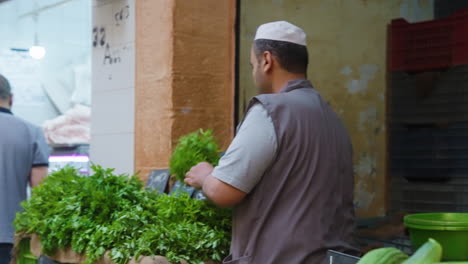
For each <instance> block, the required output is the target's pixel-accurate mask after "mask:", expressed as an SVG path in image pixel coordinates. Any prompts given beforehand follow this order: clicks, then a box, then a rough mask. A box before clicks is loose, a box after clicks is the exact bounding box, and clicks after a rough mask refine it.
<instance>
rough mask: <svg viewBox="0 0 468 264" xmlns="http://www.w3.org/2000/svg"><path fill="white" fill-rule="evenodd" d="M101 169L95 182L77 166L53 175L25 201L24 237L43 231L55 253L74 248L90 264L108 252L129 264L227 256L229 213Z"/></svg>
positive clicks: (20, 223) (19, 220)
mask: <svg viewBox="0 0 468 264" xmlns="http://www.w3.org/2000/svg"><path fill="white" fill-rule="evenodd" d="M93 170H94V171H95V173H94V174H93V175H91V176H90V177H83V176H80V175H79V174H78V172H77V171H76V170H75V169H72V168H64V169H62V170H60V171H57V172H55V173H53V174H51V175H50V176H49V177H47V178H46V180H45V181H44V183H43V184H41V185H40V186H39V187H36V188H35V189H33V194H32V196H31V199H30V200H28V201H26V202H23V204H22V206H23V208H24V211H23V212H21V213H18V214H17V217H16V220H15V223H14V224H15V228H16V232H17V233H30V234H31V233H36V234H38V235H39V237H40V240H41V244H42V247H43V251H44V252H45V253H46V254H49V255H53V254H54V252H55V251H56V250H57V249H60V248H62V249H63V248H67V247H68V246H70V247H71V248H72V249H73V250H75V251H77V252H79V253H81V254H85V255H86V257H87V263H92V262H95V261H97V260H98V259H100V258H101V257H102V256H103V255H104V253H105V252H106V251H110V257H111V259H112V260H114V261H115V262H116V263H122V264H124V263H127V262H128V261H129V260H130V259H131V258H132V257H138V256H151V255H161V256H166V257H167V258H168V259H169V261H171V262H179V261H181V260H182V259H184V260H186V261H188V262H189V263H197V264H198V263H201V262H203V261H206V260H215V261H220V260H221V258H222V257H223V256H225V255H227V253H228V248H229V242H230V211H229V210H226V209H219V208H216V207H214V206H212V205H210V204H208V203H207V202H205V201H200V200H194V199H191V198H190V197H189V196H188V195H184V194H182V195H178V196H168V195H166V194H157V193H156V192H152V191H145V190H144V189H143V188H142V187H143V184H142V182H141V181H140V180H139V179H138V178H137V177H136V176H131V177H129V176H127V175H114V174H113V170H112V169H103V168H102V167H100V166H94V167H93Z"/></svg>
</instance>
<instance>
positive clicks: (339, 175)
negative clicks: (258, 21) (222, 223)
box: [185, 21, 354, 264]
mask: <svg viewBox="0 0 468 264" xmlns="http://www.w3.org/2000/svg"><path fill="white" fill-rule="evenodd" d="M250 63H251V66H252V73H253V77H254V81H255V85H256V86H257V87H258V89H259V92H260V95H258V96H255V97H254V98H253V99H252V100H251V102H250V105H249V107H248V110H247V114H246V117H245V119H244V121H243V123H242V124H241V125H240V127H239V129H238V132H237V135H236V137H235V138H234V140H233V142H232V143H231V145H230V146H229V148H228V150H227V152H226V154H225V155H224V156H223V157H222V158H221V160H220V162H219V165H218V166H217V167H216V168H213V167H212V166H210V165H209V164H208V163H200V164H198V165H197V166H195V167H193V168H192V169H191V170H190V171H189V172H188V173H187V177H186V179H185V182H186V183H187V184H190V185H192V186H195V187H198V188H202V189H203V191H204V193H205V194H206V196H207V197H208V198H209V199H210V200H211V201H213V202H214V203H215V204H217V205H219V206H229V207H230V206H232V207H234V217H233V230H232V232H233V233H232V243H231V252H230V255H229V256H228V257H227V258H226V259H225V261H224V263H232V264H241V263H242V264H250V263H255V264H272V263H277V264H285V263H288V264H289V263H291V264H296V263H326V257H325V256H326V251H327V250H329V249H334V250H338V251H342V252H348V253H349V252H353V251H354V248H353V247H352V246H351V244H350V243H351V242H350V241H351V236H352V232H353V227H354V224H353V223H354V210H353V186H354V183H353V163H352V146H351V143H350V139H349V136H348V133H347V131H346V129H345V127H344V125H343V124H342V122H341V121H340V119H339V118H338V116H337V115H336V114H335V113H334V112H333V110H331V109H330V107H329V106H328V105H327V103H326V102H325V101H323V99H322V98H321V96H320V94H319V93H318V92H317V90H315V89H314V88H313V87H312V84H311V83H310V82H309V81H308V80H307V79H306V73H307V65H308V52H307V43H306V34H305V32H304V31H303V30H302V29H300V28H299V27H297V26H295V25H292V24H290V23H288V22H285V21H278V22H272V23H267V24H264V25H261V26H260V27H259V28H258V29H257V34H256V36H255V41H254V44H253V47H252V51H251V58H250Z"/></svg>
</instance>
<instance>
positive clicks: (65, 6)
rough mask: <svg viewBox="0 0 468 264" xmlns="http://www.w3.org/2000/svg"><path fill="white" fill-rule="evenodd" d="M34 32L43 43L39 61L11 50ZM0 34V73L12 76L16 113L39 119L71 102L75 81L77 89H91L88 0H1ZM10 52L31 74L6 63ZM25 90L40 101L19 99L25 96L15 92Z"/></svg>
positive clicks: (31, 41) (29, 42)
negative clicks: (43, 51) (44, 53)
mask: <svg viewBox="0 0 468 264" xmlns="http://www.w3.org/2000/svg"><path fill="white" fill-rule="evenodd" d="M34 11H39V12H38V16H37V23H36V22H35V21H34V16H33V12H34ZM35 32H37V35H38V40H39V44H40V45H41V46H44V47H45V48H46V52H47V53H46V56H45V57H44V58H43V59H42V60H39V61H34V60H33V59H29V60H28V56H27V53H25V52H20V53H18V52H12V51H11V48H19V49H28V48H29V47H30V46H31V45H33V44H34V35H35ZM0 36H1V41H0V73H3V74H5V75H6V77H7V78H9V79H11V84H12V87H13V92H14V93H16V94H17V95H18V96H17V97H16V100H15V101H16V104H15V105H14V107H13V111H14V113H15V114H16V115H18V116H20V117H22V118H24V119H26V120H29V121H31V122H33V123H36V124H38V125H39V124H42V122H43V121H45V120H47V119H51V118H54V117H56V116H57V115H58V114H60V113H62V112H64V111H66V110H67V109H68V108H69V107H70V106H71V105H72V102H71V100H70V99H71V95H72V93H73V92H74V91H75V90H76V88H77V87H76V85H75V84H76V83H80V87H78V89H82V90H86V89H90V85H91V84H90V80H89V75H90V62H89V61H90V53H91V0H14V1H7V2H5V3H2V4H0ZM6 57H8V59H9V64H7V60H6ZM14 57H17V58H20V59H19V60H20V62H18V63H26V64H28V65H29V66H30V67H32V66H31V65H33V68H34V71H33V72H34V74H30V72H27V71H24V69H22V67H18V68H16V67H13V68H12V67H10V66H9V65H11V61H12V60H13V59H14ZM77 68H81V69H85V74H83V70H81V74H76V72H77ZM86 70H87V71H88V73H86ZM5 72H6V73H5ZM10 76H12V77H11V78H10ZM79 79H82V80H79ZM25 83H27V86H25V85H26V84H25ZM27 89H29V90H33V91H34V92H35V93H36V94H37V95H41V96H37V97H36V98H38V100H39V101H37V102H35V103H33V104H29V105H26V104H23V103H21V102H24V100H22V99H23V98H20V97H19V96H21V94H25V93H27V92H29V91H28V90H27ZM24 90H27V91H26V92H25V91H24ZM82 93H85V92H82Z"/></svg>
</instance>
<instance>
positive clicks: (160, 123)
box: [135, 0, 235, 178]
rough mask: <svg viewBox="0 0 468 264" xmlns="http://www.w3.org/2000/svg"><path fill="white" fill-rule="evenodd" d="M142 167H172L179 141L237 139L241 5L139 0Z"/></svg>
mask: <svg viewBox="0 0 468 264" xmlns="http://www.w3.org/2000/svg"><path fill="white" fill-rule="evenodd" d="M136 11H137V22H136V25H137V33H136V61H137V63H136V69H137V71H136V94H135V105H136V110H135V167H136V170H137V171H141V177H142V178H145V177H146V176H147V175H148V173H149V171H151V170H154V169H159V168H167V167H168V165H169V164H168V162H169V158H170V155H171V153H172V149H173V147H174V146H175V144H176V143H177V139H178V138H179V137H180V136H182V135H184V134H186V133H189V132H192V131H195V130H197V129H199V128H204V129H214V131H215V134H216V136H217V137H218V138H219V140H220V144H221V145H222V146H223V147H226V146H227V145H228V143H229V141H230V139H231V138H232V135H233V125H234V122H233V116H234V43H235V34H234V23H235V1H234V0H223V1H219V0H199V1H184V0H160V1H149V0H148V1H138V2H137V7H136Z"/></svg>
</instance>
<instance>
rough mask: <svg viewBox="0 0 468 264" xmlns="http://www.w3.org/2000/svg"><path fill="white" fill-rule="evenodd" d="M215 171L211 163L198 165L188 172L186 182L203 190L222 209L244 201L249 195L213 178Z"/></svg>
mask: <svg viewBox="0 0 468 264" xmlns="http://www.w3.org/2000/svg"><path fill="white" fill-rule="evenodd" d="M213 170H214V168H213V166H211V165H210V164H209V163H206V162H201V163H198V164H197V165H196V166H194V167H193V168H191V169H190V171H189V172H187V174H186V175H185V180H184V182H185V184H188V185H190V186H193V187H195V188H198V189H202V190H203V193H204V194H205V195H206V197H207V198H208V199H209V200H210V201H212V202H213V203H214V204H216V205H218V206H221V207H232V206H234V205H236V204H238V203H239V202H240V201H242V199H244V197H245V196H246V195H247V194H246V193H244V192H242V191H241V190H238V189H236V188H234V187H232V186H231V185H229V184H226V183H224V182H222V181H220V180H218V179H217V178H215V177H213V176H212V175H211V173H212V172H213Z"/></svg>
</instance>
